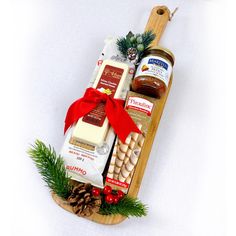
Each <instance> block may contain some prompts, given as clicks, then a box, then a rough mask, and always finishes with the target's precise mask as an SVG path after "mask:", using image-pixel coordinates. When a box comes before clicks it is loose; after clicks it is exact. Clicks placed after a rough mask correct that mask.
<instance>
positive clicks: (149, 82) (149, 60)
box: [132, 46, 174, 98]
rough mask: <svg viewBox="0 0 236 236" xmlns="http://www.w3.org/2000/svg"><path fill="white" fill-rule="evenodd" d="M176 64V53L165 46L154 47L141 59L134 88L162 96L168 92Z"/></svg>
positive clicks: (148, 93)
mask: <svg viewBox="0 0 236 236" xmlns="http://www.w3.org/2000/svg"><path fill="white" fill-rule="evenodd" d="M173 65H174V55H173V53H172V52H171V51H169V50H168V49H166V48H163V47H159V46H157V47H152V48H151V49H149V50H148V51H147V52H146V54H145V55H144V57H143V59H142V60H141V62H140V64H139V66H138V68H137V71H136V73H135V76H134V80H133V82H132V90H133V91H135V92H137V93H141V94H145V95H148V96H151V97H156V98H161V97H162V95H163V94H164V93H165V92H166V88H167V87H168V84H169V80H170V77H171V74H172V69H173Z"/></svg>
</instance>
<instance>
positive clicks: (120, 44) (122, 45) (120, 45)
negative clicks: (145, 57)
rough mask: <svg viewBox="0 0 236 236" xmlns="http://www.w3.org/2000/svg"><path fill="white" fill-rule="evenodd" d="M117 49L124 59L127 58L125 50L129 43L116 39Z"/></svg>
mask: <svg viewBox="0 0 236 236" xmlns="http://www.w3.org/2000/svg"><path fill="white" fill-rule="evenodd" d="M116 44H117V47H118V50H119V51H120V52H121V54H122V55H123V56H124V57H126V56H127V50H128V49H129V43H127V40H126V38H120V39H117V42H116Z"/></svg>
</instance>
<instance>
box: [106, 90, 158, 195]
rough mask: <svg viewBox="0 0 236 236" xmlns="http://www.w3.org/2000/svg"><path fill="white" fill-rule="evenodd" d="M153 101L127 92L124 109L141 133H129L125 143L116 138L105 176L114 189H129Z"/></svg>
mask: <svg viewBox="0 0 236 236" xmlns="http://www.w3.org/2000/svg"><path fill="white" fill-rule="evenodd" d="M154 101H155V99H154V98H151V97H148V96H145V95H142V94H138V93H135V92H131V91H130V92H128V95H127V100H126V105H125V109H126V111H127V112H128V114H129V115H130V117H131V118H132V119H133V120H134V122H135V123H136V125H137V126H138V128H139V129H140V130H141V131H142V133H141V134H138V133H131V134H130V135H129V136H128V137H127V138H126V141H125V143H122V142H121V141H120V140H119V139H117V140H116V143H115V147H114V149H113V152H112V156H111V160H110V164H109V168H108V173H107V176H106V184H107V185H111V186H112V188H114V189H119V190H122V191H123V192H125V193H127V191H128V189H129V186H130V183H131V181H132V177H133V174H134V171H135V167H136V165H137V163H138V159H139V156H140V153H141V152H142V147H143V145H144V142H145V137H146V134H147V131H148V129H149V125H150V122H151V119H152V112H153V109H154Z"/></svg>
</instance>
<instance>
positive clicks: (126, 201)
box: [99, 196, 147, 217]
mask: <svg viewBox="0 0 236 236" xmlns="http://www.w3.org/2000/svg"><path fill="white" fill-rule="evenodd" d="M99 213H100V214H102V215H116V214H120V215H123V216H126V217H129V216H136V217H141V216H146V215H147V206H146V205H144V204H143V203H142V202H141V201H140V200H138V199H137V198H131V197H129V196H125V197H124V198H123V199H121V200H120V201H119V202H118V203H117V204H108V203H106V202H105V201H103V202H102V204H101V206H100V210H99Z"/></svg>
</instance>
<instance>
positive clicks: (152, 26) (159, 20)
mask: <svg viewBox="0 0 236 236" xmlns="http://www.w3.org/2000/svg"><path fill="white" fill-rule="evenodd" d="M170 15H171V13H170V10H169V9H168V7H166V6H157V7H154V8H153V9H152V11H151V14H150V16H149V19H148V22H147V25H146V28H145V31H149V30H152V31H153V33H155V34H156V38H155V39H154V40H153V42H152V43H151V45H150V47H154V46H157V44H158V43H159V41H160V38H161V36H162V34H163V32H164V30H165V28H166V25H167V23H168V21H169V20H170Z"/></svg>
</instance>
